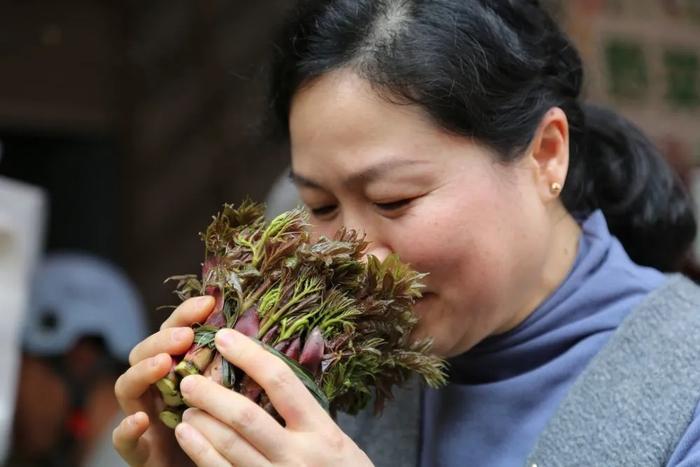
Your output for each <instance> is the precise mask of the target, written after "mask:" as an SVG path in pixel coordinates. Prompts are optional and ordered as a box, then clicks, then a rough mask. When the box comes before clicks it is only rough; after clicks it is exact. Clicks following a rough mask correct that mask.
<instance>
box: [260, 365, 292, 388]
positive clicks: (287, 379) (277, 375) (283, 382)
mask: <svg viewBox="0 0 700 467" xmlns="http://www.w3.org/2000/svg"><path fill="white" fill-rule="evenodd" d="M295 380H296V376H294V374H293V373H292V372H291V370H288V369H287V368H278V369H275V370H273V371H272V372H271V373H270V376H269V377H268V379H267V384H266V385H265V389H268V390H269V391H280V392H281V391H284V390H286V389H288V388H289V387H291V386H292V385H293V384H294V383H295V382H296V381H295Z"/></svg>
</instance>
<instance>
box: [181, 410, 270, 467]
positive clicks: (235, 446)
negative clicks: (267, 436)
mask: <svg viewBox="0 0 700 467" xmlns="http://www.w3.org/2000/svg"><path fill="white" fill-rule="evenodd" d="M182 421H183V422H185V423H187V424H189V425H190V426H192V427H194V428H195V430H197V431H198V432H199V433H201V434H202V436H204V437H205V438H206V439H207V440H208V441H209V443H211V445H212V446H213V447H214V449H216V451H217V452H218V453H219V454H221V455H222V456H223V457H224V459H226V460H227V461H229V462H231V463H232V464H233V465H245V466H250V467H258V466H260V467H262V466H270V465H271V464H270V462H269V461H268V460H267V459H266V458H265V456H263V455H262V454H261V453H260V451H258V450H257V449H255V448H254V447H253V446H251V444H250V443H249V442H248V441H247V440H246V439H245V438H243V437H242V436H241V435H240V434H238V433H237V432H236V431H235V430H233V429H231V427H229V426H227V425H225V424H224V423H222V422H220V421H219V420H217V419H215V418H214V417H212V416H211V415H209V414H207V413H205V412H203V411H202V410H199V409H187V410H185V413H184V414H183V416H182Z"/></svg>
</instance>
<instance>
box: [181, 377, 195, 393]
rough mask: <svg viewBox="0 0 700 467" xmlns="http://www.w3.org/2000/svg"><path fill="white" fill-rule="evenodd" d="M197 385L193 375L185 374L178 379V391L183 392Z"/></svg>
mask: <svg viewBox="0 0 700 467" xmlns="http://www.w3.org/2000/svg"><path fill="white" fill-rule="evenodd" d="M196 385H197V379H196V378H195V377H194V376H186V377H185V378H183V379H182V381H180V391H182V392H183V393H185V392H191V391H192V390H193V389H194V387H195V386H196Z"/></svg>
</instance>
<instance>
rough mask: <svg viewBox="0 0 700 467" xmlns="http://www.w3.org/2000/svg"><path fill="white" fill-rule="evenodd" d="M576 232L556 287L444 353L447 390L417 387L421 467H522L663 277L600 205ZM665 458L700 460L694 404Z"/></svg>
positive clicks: (683, 465)
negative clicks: (570, 261)
mask: <svg viewBox="0 0 700 467" xmlns="http://www.w3.org/2000/svg"><path fill="white" fill-rule="evenodd" d="M582 231H583V234H582V236H581V239H580V241H579V250H578V254H577V258H576V261H575V263H574V266H573V267H572V269H571V271H570V272H569V274H568V276H567V278H566V279H565V280H564V281H563V282H562V284H561V285H560V286H559V288H558V289H557V290H556V291H555V292H554V293H553V294H552V295H551V296H550V297H549V298H548V299H547V300H545V301H544V302H543V303H542V304H541V305H540V306H539V307H538V308H537V309H536V310H535V311H534V312H533V313H532V314H531V315H530V316H529V317H528V318H527V319H526V320H525V321H524V322H523V323H521V324H520V325H519V326H518V327H517V328H515V329H513V330H512V331H510V332H508V333H506V334H503V335H500V336H496V337H491V338H488V339H486V340H484V341H483V342H481V343H480V344H479V345H477V346H476V347H474V348H473V349H472V350H470V351H469V352H467V353H465V354H463V355H460V356H458V357H456V358H454V359H452V360H451V362H450V363H451V366H452V370H451V383H450V384H449V385H448V386H447V387H446V388H443V389H440V390H430V389H428V390H425V392H424V394H423V406H422V426H421V435H422V436H421V437H422V445H421V456H420V457H421V466H422V467H436V466H440V467H443V466H444V467H447V466H463V465H479V466H480V467H496V466H498V467H501V466H503V467H512V466H520V465H523V463H524V462H525V459H526V458H527V455H528V454H529V453H530V451H531V450H532V448H533V446H534V444H535V441H536V440H537V438H538V436H539V434H540V433H541V432H542V431H543V429H544V427H545V425H546V423H547V421H548V420H549V419H550V417H551V416H552V415H553V414H554V412H555V411H556V409H557V407H558V405H559V403H560V402H561V401H562V399H563V398H564V397H565V395H566V393H567V391H568V390H569V388H570V387H571V385H572V384H573V382H574V381H575V379H576V378H577V377H578V376H579V375H580V374H581V372H582V371H583V369H584V368H585V367H586V365H587V364H588V363H589V361H590V360H591V358H592V357H593V356H594V355H595V354H596V353H597V352H598V351H599V350H600V349H601V348H602V347H603V345H604V344H605V343H606V342H607V340H608V339H609V338H610V336H611V335H612V333H613V332H614V331H615V329H616V328H617V326H618V325H619V324H620V323H621V322H622V320H623V319H624V318H625V317H626V316H627V315H628V313H629V312H630V311H631V310H632V309H633V308H634V306H635V305H637V304H638V303H639V302H640V301H641V300H642V299H643V298H644V297H645V296H646V295H647V294H648V293H649V292H650V291H652V290H654V289H655V288H657V287H659V286H660V285H661V284H662V283H663V282H664V281H665V280H666V278H665V276H664V275H663V274H661V273H660V272H658V271H656V270H654V269H650V268H645V267H641V266H639V265H636V264H635V263H633V262H632V261H631V260H630V259H629V257H628V256H627V254H626V253H625V251H624V249H623V248H622V246H621V245H620V243H619V242H618V241H617V239H615V238H614V237H612V236H611V235H610V233H609V231H608V228H607V225H606V223H605V218H604V217H603V215H602V213H601V212H599V211H598V212H595V213H594V214H592V215H591V216H590V217H589V218H588V219H587V220H586V221H585V222H584V223H583V224H582ZM698 389H699V391H700V388H698ZM668 465H669V466H673V467H689V466H691V465H692V466H697V465H700V412H699V411H698V409H696V412H695V417H694V420H693V422H692V423H691V425H690V426H689V427H688V429H687V431H686V433H685V435H684V436H683V437H682V439H681V440H680V442H679V444H678V446H677V448H676V450H675V452H674V453H673V455H672V456H671V459H670V461H669V463H668Z"/></svg>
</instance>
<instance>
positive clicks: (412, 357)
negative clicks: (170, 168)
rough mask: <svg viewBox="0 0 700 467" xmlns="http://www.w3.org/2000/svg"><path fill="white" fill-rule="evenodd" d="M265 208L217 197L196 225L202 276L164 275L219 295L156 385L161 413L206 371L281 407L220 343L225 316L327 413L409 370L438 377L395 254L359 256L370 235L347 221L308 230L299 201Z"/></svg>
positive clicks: (415, 282) (184, 295) (180, 288)
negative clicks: (189, 380) (201, 227)
mask: <svg viewBox="0 0 700 467" xmlns="http://www.w3.org/2000/svg"><path fill="white" fill-rule="evenodd" d="M263 213H264V207H263V206H262V205H260V204H255V203H252V202H250V201H246V202H244V203H242V204H241V205H240V206H239V207H237V208H234V207H233V206H231V205H224V207H223V210H222V211H221V212H220V213H218V214H217V215H216V216H214V218H213V222H212V223H211V224H210V225H209V227H208V228H207V230H206V232H205V233H204V234H202V239H203V241H204V243H205V260H204V263H203V267H202V274H201V277H198V276H197V275H185V276H176V277H171V278H170V279H169V280H175V281H177V288H176V289H177V290H176V294H177V295H178V296H179V297H180V299H181V300H185V299H188V298H190V297H193V296H199V295H205V294H206V295H212V296H214V297H215V299H216V303H215V307H214V310H213V312H212V313H211V315H210V316H209V317H208V318H207V320H206V321H205V322H204V323H200V324H197V325H195V326H193V328H194V330H195V342H194V344H193V346H192V348H190V350H189V351H188V352H187V354H186V355H184V356H182V357H181V358H177V359H176V363H175V364H174V365H173V368H172V369H171V371H170V373H169V374H168V376H166V377H165V378H163V379H162V380H161V381H159V382H158V383H157V384H156V386H157V387H158V389H159V390H160V392H161V394H162V397H163V401H164V402H165V404H166V405H167V406H168V408H167V409H166V410H165V411H163V412H162V413H161V420H162V421H163V422H164V423H166V424H167V425H168V426H171V427H174V426H175V425H176V424H177V423H179V421H180V416H181V413H182V410H183V409H184V408H186V406H185V403H184V401H183V399H182V396H181V394H180V391H179V382H180V380H181V379H182V378H183V377H185V376H187V375H191V374H202V375H204V376H207V377H209V378H211V379H212V380H214V381H216V382H217V383H219V384H221V385H223V386H225V387H227V388H230V389H232V390H234V391H238V392H239V393H241V394H244V395H245V396H247V397H248V398H250V399H251V400H253V401H255V402H256V403H257V404H259V405H261V406H262V407H263V408H265V409H266V410H267V411H269V412H270V413H272V414H273V415H275V416H277V415H276V412H275V410H274V408H273V407H272V405H271V403H270V400H269V399H268V397H267V396H266V394H265V393H264V391H263V390H262V388H261V387H260V386H259V385H258V384H257V383H256V382H255V381H253V380H252V379H251V378H250V377H248V376H247V375H246V374H245V373H243V372H242V371H241V370H240V369H239V368H236V367H235V366H233V365H232V364H231V363H229V362H228V361H226V360H225V359H223V358H222V356H221V355H220V354H218V352H217V351H216V349H215V346H214V336H215V334H216V332H217V330H219V329H221V328H224V327H228V328H234V329H236V330H238V331H240V332H242V333H243V334H245V335H247V336H250V337H253V338H255V339H258V340H259V341H260V342H261V344H262V345H263V346H264V347H265V348H266V349H268V350H269V351H270V352H272V353H274V354H275V355H277V356H278V357H280V358H281V359H283V360H284V361H285V362H286V363H287V364H288V365H289V366H290V367H291V368H292V370H293V371H294V372H295V374H296V375H297V376H298V377H299V378H300V379H301V381H302V382H303V383H304V384H305V385H306V387H307V388H308V389H309V391H311V392H312V393H313V395H314V396H315V397H316V399H317V400H318V401H319V403H320V404H321V405H322V406H323V407H324V408H325V409H326V410H328V411H330V412H331V413H335V412H336V411H338V410H340V411H344V412H348V413H351V414H355V413H357V412H358V411H359V410H361V409H362V408H364V407H365V406H366V405H367V403H368V402H369V401H370V400H371V399H372V396H373V395H374V402H375V404H374V406H375V410H376V411H380V410H381V409H382V407H383V405H384V402H385V401H386V400H387V399H388V398H390V397H391V389H392V387H393V386H394V385H397V384H401V383H403V382H405V381H406V380H407V379H408V378H409V377H410V375H411V374H412V373H417V374H419V375H420V376H422V377H423V378H424V379H425V381H426V383H427V384H428V385H429V386H432V387H438V386H440V385H442V384H444V383H445V372H444V369H445V366H444V362H443V361H442V360H441V359H439V358H437V357H435V356H433V355H431V354H430V353H429V351H430V346H431V343H430V341H429V340H427V339H424V340H417V341H414V340H412V339H411V338H410V336H411V331H412V330H413V329H414V327H415V325H416V324H417V318H416V315H415V314H414V312H413V309H412V308H413V305H414V302H415V300H416V299H417V298H419V297H420V289H421V285H420V279H421V278H422V277H423V275H421V274H419V273H417V272H415V271H413V270H411V269H410V268H409V267H408V266H406V265H405V264H403V263H401V262H400V261H399V259H398V258H397V257H396V256H393V255H392V256H389V257H387V258H386V259H385V260H383V261H379V260H378V259H377V258H375V257H373V256H369V257H367V258H364V259H363V256H364V255H365V250H366V248H367V246H368V244H367V242H365V240H364V238H362V237H360V236H359V235H358V234H357V233H356V232H354V231H346V230H341V231H339V232H338V233H337V234H336V235H335V236H334V238H332V239H331V238H325V237H321V239H319V240H317V241H312V240H311V237H310V234H309V231H308V225H307V219H306V214H305V212H304V211H303V210H299V209H297V210H293V211H289V212H286V213H283V214H281V215H279V216H278V217H276V218H275V219H274V220H272V221H271V222H270V223H266V222H265V220H264V216H263Z"/></svg>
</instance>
